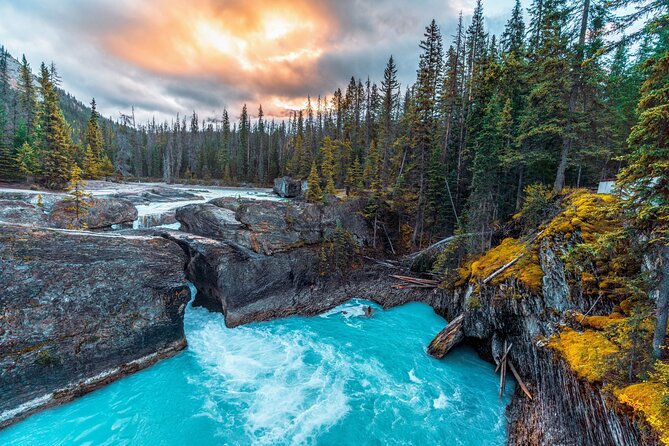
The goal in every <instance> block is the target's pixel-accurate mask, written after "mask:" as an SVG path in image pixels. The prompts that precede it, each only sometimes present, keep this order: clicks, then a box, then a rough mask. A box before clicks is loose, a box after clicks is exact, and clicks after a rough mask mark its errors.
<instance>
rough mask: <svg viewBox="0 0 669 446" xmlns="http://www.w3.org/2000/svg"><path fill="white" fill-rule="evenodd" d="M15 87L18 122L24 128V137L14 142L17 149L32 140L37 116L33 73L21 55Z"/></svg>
mask: <svg viewBox="0 0 669 446" xmlns="http://www.w3.org/2000/svg"><path fill="white" fill-rule="evenodd" d="M17 87H18V92H19V97H18V105H19V121H20V122H21V123H23V125H25V128H26V137H25V138H21V140H18V141H16V142H17V147H18V146H19V145H22V144H23V143H24V142H26V141H28V142H30V140H31V139H32V138H33V133H34V131H35V117H36V115H37V95H36V93H35V86H34V84H33V73H32V70H31V69H30V64H29V63H28V61H27V60H26V56H25V55H23V57H22V59H21V65H20V67H19V78H18V85H17Z"/></svg>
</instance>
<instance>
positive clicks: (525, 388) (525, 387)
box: [507, 360, 532, 399]
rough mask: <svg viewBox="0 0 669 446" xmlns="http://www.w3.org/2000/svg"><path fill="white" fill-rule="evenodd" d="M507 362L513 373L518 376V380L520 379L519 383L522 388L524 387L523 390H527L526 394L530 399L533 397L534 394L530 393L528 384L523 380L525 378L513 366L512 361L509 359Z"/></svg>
mask: <svg viewBox="0 0 669 446" xmlns="http://www.w3.org/2000/svg"><path fill="white" fill-rule="evenodd" d="M507 363H508V364H509V369H511V373H513V376H514V377H515V378H516V381H518V384H519V385H520V388H521V389H523V392H525V395H527V397H528V398H529V399H532V394H531V393H530V391H529V390H527V386H526V385H525V383H524V382H523V379H522V378H521V377H520V375H519V374H518V372H517V371H516V368H515V367H514V366H513V364H512V363H511V361H509V360H507Z"/></svg>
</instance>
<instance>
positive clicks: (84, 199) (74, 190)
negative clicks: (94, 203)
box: [65, 164, 91, 229]
mask: <svg viewBox="0 0 669 446" xmlns="http://www.w3.org/2000/svg"><path fill="white" fill-rule="evenodd" d="M85 188H86V183H85V182H84V180H82V179H81V169H80V168H79V166H77V165H76V164H75V165H74V166H73V167H72V174H71V176H70V182H69V185H68V187H67V189H66V190H67V191H68V192H69V193H68V195H67V197H65V200H67V201H68V202H69V203H70V204H69V206H68V207H67V211H68V212H70V213H72V214H73V217H74V219H73V221H74V225H73V226H74V227H73V228H71V229H84V228H85V227H86V225H85V224H84V223H83V222H82V220H83V218H84V217H85V216H86V215H87V214H88V209H90V207H91V204H90V203H89V199H90V196H91V194H89V193H88V192H86V189H85Z"/></svg>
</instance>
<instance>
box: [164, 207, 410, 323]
mask: <svg viewBox="0 0 669 446" xmlns="http://www.w3.org/2000/svg"><path fill="white" fill-rule="evenodd" d="M364 204H365V203H364V201H363V200H360V199H349V200H346V201H340V200H337V199H332V200H331V201H330V202H328V203H325V204H322V203H321V204H310V203H303V202H288V203H287V202H272V201H246V202H235V201H234V200H230V199H221V200H212V201H211V202H209V203H206V204H193V205H188V206H184V207H182V208H180V209H178V210H177V213H176V217H177V220H179V221H180V222H181V224H182V230H184V231H188V232H190V233H191V234H185V233H183V232H176V231H168V232H165V233H164V234H165V236H166V237H168V238H170V239H172V240H174V241H176V242H177V243H179V244H180V245H181V246H182V247H183V248H184V250H185V251H186V252H187V254H188V257H189V259H190V260H189V262H188V265H187V267H186V270H187V273H188V278H189V280H191V281H192V282H193V283H194V284H195V286H196V287H197V289H198V294H197V298H196V302H195V303H196V304H198V305H204V306H206V307H207V308H210V309H212V310H215V311H222V312H223V313H224V314H225V321H226V324H227V325H228V326H231V327H233V326H237V325H241V324H245V323H248V322H253V321H259V320H267V319H273V318H277V317H283V316H289V315H292V314H304V315H310V314H317V313H320V312H323V311H325V310H328V309H330V308H332V307H334V306H336V305H338V304H340V303H342V302H344V301H346V300H347V299H350V298H353V297H358V298H366V299H371V300H375V301H378V302H380V303H383V302H384V301H385V300H388V301H392V302H407V301H409V300H411V299H412V292H411V291H410V290H396V289H393V288H391V287H390V285H391V284H392V283H393V280H392V279H391V278H389V276H388V271H387V270H386V269H385V268H382V267H379V266H378V265H376V264H374V263H369V262H365V261H363V258H362V255H361V254H362V250H364V249H365V248H366V247H367V246H368V244H369V243H370V241H371V239H372V233H371V231H370V228H369V226H368V224H367V222H366V221H365V219H364V218H363V217H362V214H361V212H362V209H363V207H364ZM337 234H342V235H341V236H342V237H344V238H346V239H347V240H349V241H350V246H349V248H351V249H353V250H355V251H357V252H356V253H355V254H354V255H353V256H352V258H351V264H349V265H346V268H340V269H339V270H338V269H337V267H336V266H333V265H332V264H331V263H329V262H328V260H332V258H335V257H336V258H340V257H342V255H343V253H335V255H332V253H329V252H328V251H327V249H329V248H332V247H333V246H334V244H335V242H334V239H335V238H336V237H337ZM324 249H325V250H324ZM324 256H326V257H328V258H329V259H328V258H326V259H324V258H323V257H324ZM344 270H345V271H344Z"/></svg>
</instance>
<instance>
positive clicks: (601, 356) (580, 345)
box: [548, 328, 618, 382]
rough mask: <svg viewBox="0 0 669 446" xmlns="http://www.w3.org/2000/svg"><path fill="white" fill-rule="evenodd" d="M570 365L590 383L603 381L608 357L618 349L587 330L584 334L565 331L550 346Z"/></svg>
mask: <svg viewBox="0 0 669 446" xmlns="http://www.w3.org/2000/svg"><path fill="white" fill-rule="evenodd" d="M548 345H549V346H550V347H551V348H553V349H555V350H556V351H557V352H559V353H560V355H561V356H562V357H563V358H564V359H565V360H566V361H567V363H569V366H570V367H571V369H572V370H574V372H576V374H577V375H578V376H579V377H581V378H585V379H587V380H588V381H590V382H598V381H601V380H602V378H603V377H604V374H605V372H606V367H607V366H606V360H605V359H606V357H607V356H609V355H612V354H615V353H617V352H618V348H617V347H616V346H615V344H613V343H612V342H611V341H609V340H608V339H607V338H606V337H605V336H604V335H603V334H601V333H599V332H597V331H593V330H585V331H584V332H583V333H580V332H578V331H575V330H572V329H570V328H567V329H565V330H564V331H563V332H562V333H560V336H559V337H557V336H555V337H553V338H551V340H550V342H549V344H548Z"/></svg>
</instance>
